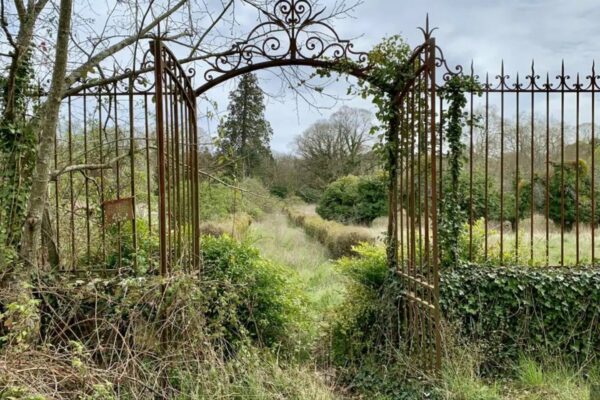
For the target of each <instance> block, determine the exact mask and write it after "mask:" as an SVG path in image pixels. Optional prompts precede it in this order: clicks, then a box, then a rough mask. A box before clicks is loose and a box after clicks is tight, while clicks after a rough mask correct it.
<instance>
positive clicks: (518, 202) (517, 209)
mask: <svg viewBox="0 0 600 400" xmlns="http://www.w3.org/2000/svg"><path fill="white" fill-rule="evenodd" d="M519 90H520V83H519V73H517V85H516V93H515V95H516V97H517V102H516V106H517V110H516V132H515V158H516V160H515V161H516V170H515V215H514V218H515V262H517V263H518V262H519V219H520V217H521V213H520V211H521V210H520V206H521V198H520V197H521V196H520V195H521V194H520V182H519V181H520V176H519V172H520V171H519V147H520V146H519V128H520V125H519V122H520V121H519V120H520V118H519V111H520V103H519V100H520V97H521V96H520V93H519Z"/></svg>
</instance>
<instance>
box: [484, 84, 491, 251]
mask: <svg viewBox="0 0 600 400" xmlns="http://www.w3.org/2000/svg"><path fill="white" fill-rule="evenodd" d="M489 88H490V77H489V74H488V73H486V74H485V89H486V90H485V157H484V158H485V167H484V169H485V189H484V190H485V211H484V212H485V222H484V223H485V226H484V241H485V250H484V259H485V260H486V261H487V259H488V247H489V244H488V240H489V238H488V236H489V222H488V221H489V208H488V207H489V155H490V150H489V131H490V129H489V128H490V126H489V124H490V118H489V109H490V107H489V105H490V91H489Z"/></svg>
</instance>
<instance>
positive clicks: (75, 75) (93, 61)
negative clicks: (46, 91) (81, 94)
mask: <svg viewBox="0 0 600 400" xmlns="http://www.w3.org/2000/svg"><path fill="white" fill-rule="evenodd" d="M187 1H188V0H180V1H179V2H177V3H176V4H175V5H174V6H173V7H171V8H169V9H168V10H167V11H166V12H164V13H163V14H161V15H159V16H158V17H156V18H155V19H154V20H153V21H152V22H151V23H150V24H148V25H147V26H146V27H145V28H143V29H141V30H140V31H138V32H137V33H136V34H135V35H131V36H129V37H127V38H125V39H123V40H121V41H120V42H118V43H115V44H113V45H112V46H109V47H108V48H106V49H104V50H103V51H101V52H99V53H98V54H96V55H95V56H93V57H91V58H90V59H88V61H86V62H84V63H83V64H81V65H80V66H79V67H78V68H76V69H75V70H74V71H73V72H71V73H70V74H69V76H68V77H67V79H66V82H67V86H69V85H71V84H72V83H74V82H75V81H76V80H77V79H79V78H80V77H81V76H83V75H84V74H85V73H86V72H87V71H88V70H89V69H91V68H92V67H94V66H95V65H97V64H98V63H99V62H100V61H102V60H104V59H106V58H107V57H110V56H111V55H113V54H115V53H117V52H118V51H120V50H122V49H124V48H125V47H127V46H129V45H131V44H134V43H135V42H136V41H137V40H139V39H140V38H141V37H143V36H145V35H147V34H148V33H150V32H151V31H152V30H153V29H154V28H155V27H156V26H158V24H160V23H161V22H162V21H164V20H165V19H167V18H169V17H170V16H171V15H173V14H174V13H175V12H176V11H177V10H179V9H180V8H181V7H182V6H183V5H184V4H185V3H186V2H187Z"/></svg>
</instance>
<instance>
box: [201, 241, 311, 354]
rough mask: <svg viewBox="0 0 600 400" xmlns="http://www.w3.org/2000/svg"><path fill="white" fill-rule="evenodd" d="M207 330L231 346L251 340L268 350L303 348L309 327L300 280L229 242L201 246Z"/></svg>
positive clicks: (281, 268) (236, 243) (247, 247)
mask: <svg viewBox="0 0 600 400" xmlns="http://www.w3.org/2000/svg"><path fill="white" fill-rule="evenodd" d="M202 260H203V271H202V278H203V281H204V285H203V286H202V291H203V292H204V293H205V296H206V301H207V303H206V310H207V314H206V319H207V326H208V328H209V330H210V331H212V332H214V333H218V332H222V334H223V339H224V340H225V341H226V342H227V343H229V344H230V345H232V346H235V344H236V343H240V342H243V341H244V340H245V339H246V338H247V337H249V338H251V339H252V340H254V341H255V342H257V343H260V344H263V345H266V346H268V347H279V346H284V347H287V348H293V347H294V346H296V345H298V342H297V341H298V338H299V336H300V335H299V333H300V332H301V331H302V325H303V324H304V323H305V316H304V311H303V308H304V306H305V304H304V297H303V295H302V293H301V292H300V289H299V288H300V286H299V283H298V281H297V277H295V276H293V275H290V271H288V270H286V269H285V268H283V267H281V266H279V265H276V264H273V263H272V262H270V261H268V260H265V259H263V258H261V257H260V256H259V254H258V251H257V250H256V249H255V248H253V247H250V246H248V245H246V244H243V243H238V242H237V241H235V240H234V239H231V238H229V237H227V236H223V237H221V238H213V237H204V238H203V241H202Z"/></svg>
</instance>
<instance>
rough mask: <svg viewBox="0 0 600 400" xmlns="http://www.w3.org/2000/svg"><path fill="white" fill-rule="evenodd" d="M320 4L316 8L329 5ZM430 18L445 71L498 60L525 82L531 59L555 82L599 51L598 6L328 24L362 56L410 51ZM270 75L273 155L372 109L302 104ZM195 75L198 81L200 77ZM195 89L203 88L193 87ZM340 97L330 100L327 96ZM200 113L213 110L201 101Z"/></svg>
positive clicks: (264, 78) (439, 9) (265, 76)
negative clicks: (386, 41)
mask: <svg viewBox="0 0 600 400" xmlns="http://www.w3.org/2000/svg"><path fill="white" fill-rule="evenodd" d="M333 3H334V1H333V0H322V1H321V4H323V5H325V6H327V5H331V4H333ZM236 12H237V13H238V15H239V22H240V26H239V29H240V31H244V30H249V29H251V28H252V27H253V26H254V25H255V23H256V11H255V10H253V9H251V8H250V7H238V8H237V9H236ZM427 13H429V18H430V22H431V24H432V25H434V26H436V27H438V28H439V29H438V30H437V31H436V32H435V36H436V39H437V43H438V45H439V46H440V47H441V48H442V49H443V51H444V54H445V56H446V59H447V60H448V62H449V63H450V64H453V65H454V64H462V65H465V66H468V65H470V63H471V61H473V65H474V68H475V72H476V73H477V74H479V75H481V76H485V73H486V72H489V73H490V75H491V76H495V75H496V74H498V73H499V70H500V63H501V61H502V60H504V64H505V70H506V73H508V74H510V75H511V76H514V74H515V73H516V72H517V71H520V73H522V74H523V76H524V75H526V74H527V72H529V70H530V66H531V60H532V59H535V65H536V72H537V73H538V74H540V75H545V73H546V72H550V74H551V76H553V74H554V75H556V72H557V71H558V70H559V68H560V62H561V59H564V60H565V66H566V69H567V71H568V72H570V73H571V75H572V76H575V74H576V73H577V72H580V73H581V74H582V75H583V76H585V75H588V74H589V72H590V68H591V64H592V61H593V60H594V57H595V56H596V53H597V52H598V50H600V45H599V44H598V41H597V38H598V36H599V34H600V25H598V23H597V21H599V20H600V4H599V3H598V1H597V0H572V1H564V0H501V1H491V0H403V1H401V0H395V1H392V0H364V1H363V3H362V4H360V5H359V6H358V7H357V8H356V9H355V10H354V11H353V12H352V13H351V16H349V17H345V18H342V19H338V20H335V21H334V25H335V28H336V30H337V31H338V33H339V34H340V36H341V37H342V38H348V39H353V42H354V43H355V46H356V48H357V49H360V50H365V51H368V50H369V49H370V48H371V47H372V46H373V45H374V44H376V43H378V42H379V41H381V39H382V38H383V37H386V36H390V35H394V34H400V35H401V36H402V37H404V38H405V39H406V40H407V41H408V42H409V43H410V44H411V45H413V46H416V45H418V44H419V43H420V41H421V38H422V36H421V34H420V32H419V31H418V30H417V27H418V26H422V25H423V24H424V21H425V16H426V15H427ZM276 72H277V71H270V72H269V71H265V72H261V73H260V74H259V78H260V80H261V85H262V87H263V89H264V91H265V92H266V93H267V94H269V95H272V96H267V97H268V99H267V111H266V114H267V118H268V119H269V121H270V122H271V125H272V127H273V130H274V136H273V140H272V147H273V149H274V150H275V151H278V152H291V151H293V139H294V137H295V136H296V135H298V134H300V133H301V132H302V131H303V130H304V129H306V128H307V127H308V126H309V125H310V124H311V123H313V122H315V121H316V120H318V119H321V118H326V117H327V116H329V115H330V114H331V113H333V112H334V111H335V109H337V108H338V107H340V106H341V105H343V104H347V105H351V106H355V107H362V108H368V109H370V108H371V105H370V103H369V102H368V101H364V100H360V99H352V98H347V97H346V96H345V92H346V88H347V85H346V84H344V83H337V84H336V83H334V84H332V85H330V86H328V87H327V88H326V91H325V93H326V95H321V96H319V95H318V94H317V95H315V96H314V98H311V99H310V103H311V104H308V103H307V102H306V101H304V100H303V99H302V98H299V97H298V96H296V95H295V94H294V92H292V91H290V90H284V89H282V88H284V87H285V85H282V80H281V79H280V77H279V76H278V75H277V73H276ZM199 75H201V74H199ZM196 83H197V84H199V83H202V82H201V81H200V80H199V79H197V82H196ZM234 87H235V82H233V81H230V82H229V83H226V84H223V85H221V86H219V87H217V88H214V89H212V90H211V91H210V92H209V96H210V98H211V99H212V100H214V101H216V103H217V104H218V110H219V112H221V113H222V112H223V111H224V110H225V109H226V107H227V94H228V92H229V91H230V90H232V89H233V88H234ZM330 95H331V96H334V97H339V98H341V100H334V99H333V98H332V97H331V96H330ZM199 106H200V109H201V110H203V111H204V110H208V109H212V108H211V106H210V104H208V103H207V102H206V101H202V102H200V104H199ZM217 123H218V121H216V120H215V119H212V120H211V121H208V120H206V119H203V120H202V121H201V124H202V127H203V129H204V130H206V131H208V132H209V133H212V134H214V133H215V130H216V125H217Z"/></svg>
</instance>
